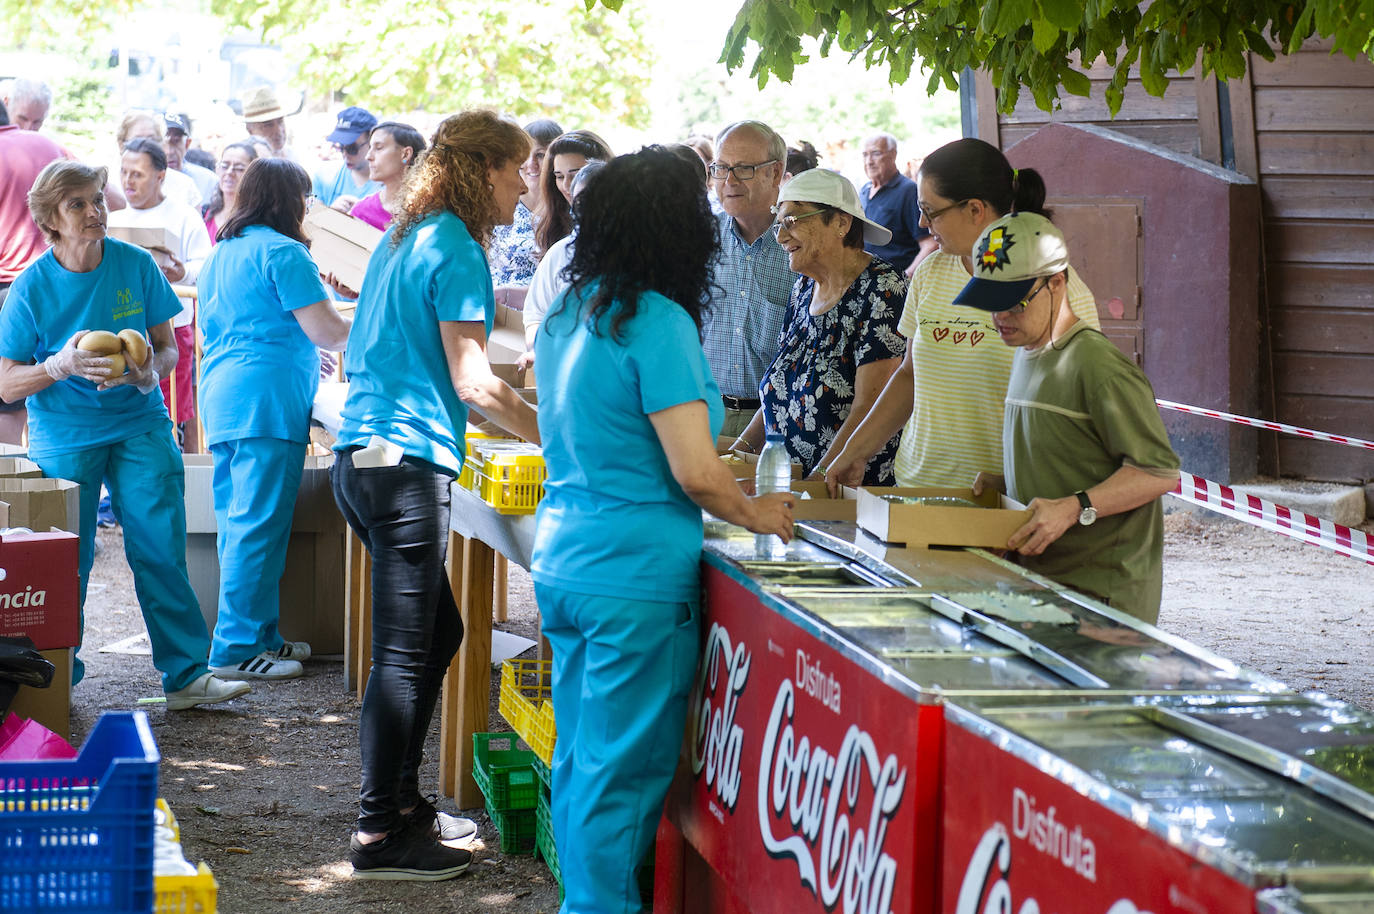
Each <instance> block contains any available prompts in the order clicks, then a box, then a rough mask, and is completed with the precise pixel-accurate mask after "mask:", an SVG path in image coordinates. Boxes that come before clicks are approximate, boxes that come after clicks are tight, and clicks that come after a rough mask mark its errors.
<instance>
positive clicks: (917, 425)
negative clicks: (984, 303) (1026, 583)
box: [825, 139, 1099, 489]
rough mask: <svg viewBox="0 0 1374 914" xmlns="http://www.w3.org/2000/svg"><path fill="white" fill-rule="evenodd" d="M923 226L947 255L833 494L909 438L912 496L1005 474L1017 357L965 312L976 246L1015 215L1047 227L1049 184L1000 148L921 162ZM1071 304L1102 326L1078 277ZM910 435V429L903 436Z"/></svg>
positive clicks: (906, 481) (911, 318)
mask: <svg viewBox="0 0 1374 914" xmlns="http://www.w3.org/2000/svg"><path fill="white" fill-rule="evenodd" d="M917 187H918V189H919V193H920V208H921V225H923V226H925V227H926V228H928V229H929V230H930V233H931V235H932V237H934V238H935V240H936V241H938V242H939V244H940V248H939V250H938V251H936V252H935V253H933V254H931V255H930V256H929V257H927V258H926V259H925V260H923V261H921V262H920V264H919V265H918V266H917V267H916V271H915V273H914V274H913V275H912V278H911V287H910V290H909V291H908V292H907V299H906V307H905V310H904V311H903V313H902V319H901V322H900V323H899V324H898V325H897V329H898V331H899V332H901V333H902V334H903V335H905V336H906V338H907V340H908V343H907V350H906V356H905V358H904V359H903V360H902V365H901V367H900V368H898V369H897V372H896V373H895V374H893V375H892V379H891V380H890V381H888V383H887V386H886V387H885V388H884V389H883V392H882V395H881V396H880V397H879V398H878V401H877V403H875V404H874V405H873V408H872V410H871V411H870V412H869V414H868V415H867V416H866V417H865V418H864V421H863V424H861V425H860V426H859V427H858V428H857V429H856V430H855V431H854V433H853V435H851V436H850V438H849V442H848V443H847V444H846V445H845V447H844V450H843V451H842V452H841V453H840V454H839V455H838V456H837V457H836V458H835V459H834V460H832V461H831V462H830V466H829V468H828V469H827V471H826V474H825V478H826V482H828V483H829V484H830V486H831V488H832V489H833V488H836V487H838V486H841V485H858V484H859V483H860V482H861V481H862V480H863V476H864V468H865V466H866V465H867V463H868V460H869V458H870V457H872V456H873V455H874V454H876V453H878V452H879V451H880V450H881V449H882V447H883V445H884V444H885V443H886V442H887V440H888V439H889V438H891V437H892V435H893V434H894V433H895V432H897V431H898V430H899V429H901V430H902V439H901V444H900V446H899V448H898V451H897V460H896V465H895V467H894V469H895V472H896V476H897V483H898V485H903V486H915V485H923V486H969V485H972V484H973V478H974V477H975V476H977V475H978V473H979V472H980V471H985V472H990V473H1001V472H1002V413H1003V400H1004V399H1005V397H1006V392H1007V379H1008V378H1009V377H1010V376H1011V360H1012V356H1013V354H1014V353H1015V350H1014V349H1013V348H1012V347H1010V346H1004V345H1002V341H1001V339H999V338H998V335H997V328H996V327H994V326H993V323H992V321H991V320H990V319H989V316H988V315H986V314H979V313H976V311H975V309H971V308H961V307H956V306H955V305H954V303H953V302H954V296H956V295H958V294H959V291H960V290H961V289H963V288H964V284H965V283H967V282H968V280H969V277H970V276H972V275H973V264H972V255H973V243H974V242H975V241H976V240H977V239H978V236H979V234H981V233H982V231H983V229H984V228H986V227H987V226H988V225H989V224H990V223H992V222H994V221H995V220H997V219H998V218H1000V217H1001V216H1004V215H1006V214H1007V213H1008V212H1013V211H1015V212H1032V213H1038V214H1040V215H1043V216H1046V217H1048V216H1049V215H1050V213H1049V212H1048V211H1047V210H1046V209H1045V182H1044V180H1043V179H1042V178H1041V177H1040V175H1039V174H1038V173H1037V172H1036V171H1035V170H1034V169H1030V168H1023V169H1021V170H1020V171H1019V172H1018V171H1016V170H1015V169H1013V168H1012V167H1011V164H1010V163H1009V162H1008V161H1007V160H1006V157H1005V156H1003V155H1002V153H1001V151H1000V150H998V149H997V147H995V146H992V145H991V144H989V143H985V142H983V141H982V140H976V139H963V140H956V141H955V142H953V143H948V144H946V145H944V146H941V147H940V148H939V149H937V150H935V152H933V153H931V154H930V155H929V156H927V157H926V159H925V161H924V162H922V163H921V171H920V174H919V175H918V176H917ZM1068 299H1069V305H1070V307H1072V309H1073V312H1074V313H1075V314H1076V315H1078V318H1079V320H1082V321H1084V322H1086V323H1088V324H1089V325H1090V326H1093V327H1098V326H1099V321H1098V318H1097V308H1096V306H1095V305H1094V303H1093V297H1092V292H1091V291H1089V289H1088V287H1087V285H1085V284H1084V282H1083V280H1082V279H1080V278H1079V276H1078V274H1077V273H1075V272H1074V270H1073V267H1070V268H1069V288H1068ZM903 426H905V428H903Z"/></svg>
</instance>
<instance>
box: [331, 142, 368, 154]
mask: <svg viewBox="0 0 1374 914" xmlns="http://www.w3.org/2000/svg"><path fill="white" fill-rule="evenodd" d="M334 145H335V146H338V147H339V152H342V153H343V154H344V155H350V156H353V155H357V154H358V150H359V149H362V148H363V145H364V144H363V141H362V140H354V141H353V142H351V143H349V144H348V145H347V146H345V145H343V144H342V143H335V144H334Z"/></svg>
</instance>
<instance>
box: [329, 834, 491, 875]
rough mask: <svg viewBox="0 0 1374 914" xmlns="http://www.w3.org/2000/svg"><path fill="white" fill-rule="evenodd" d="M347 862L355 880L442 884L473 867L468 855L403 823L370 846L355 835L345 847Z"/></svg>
mask: <svg viewBox="0 0 1374 914" xmlns="http://www.w3.org/2000/svg"><path fill="white" fill-rule="evenodd" d="M348 858H349V860H350V862H352V864H353V878H354V879H388V880H407V881H412V882H441V881H443V880H445V879H452V878H454V877H455V876H459V875H462V873H463V872H464V871H465V870H466V869H467V868H468V867H469V866H471V865H472V854H471V853H469V852H468V851H465V850H463V849H461V848H456V847H445V846H444V845H442V844H440V843H438V842H437V841H435V840H434V838H433V837H431V836H430V835H429V834H427V833H425V832H422V831H419V830H418V829H416V828H413V827H411V825H410V824H409V822H406V821H403V822H402V824H401V825H400V826H399V827H398V828H397V829H396V830H395V831H393V832H392V833H391V834H389V835H387V836H386V837H385V838H383V839H382V840H380V841H374V842H372V843H371V844H363V843H362V842H360V841H359V840H358V836H357V835H354V836H353V838H352V840H350V841H349V844H348Z"/></svg>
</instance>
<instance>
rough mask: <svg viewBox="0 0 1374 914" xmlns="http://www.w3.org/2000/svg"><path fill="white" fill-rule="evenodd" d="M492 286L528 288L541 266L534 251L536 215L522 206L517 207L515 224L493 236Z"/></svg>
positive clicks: (499, 226) (494, 233)
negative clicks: (538, 267)
mask: <svg viewBox="0 0 1374 914" xmlns="http://www.w3.org/2000/svg"><path fill="white" fill-rule="evenodd" d="M488 257H489V259H490V260H491V284H492V285H494V286H528V285H529V284H530V280H532V279H534V268H535V267H537V266H539V255H538V254H536V253H535V250H534V215H533V214H532V213H531V212H530V211H529V210H528V209H526V208H525V204H523V203H520V204H517V205H516V207H515V221H514V222H512V223H511V224H510V225H498V226H496V228H495V229H494V230H493V231H492V233H491V251H490V253H489V254H488Z"/></svg>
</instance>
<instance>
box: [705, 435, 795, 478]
mask: <svg viewBox="0 0 1374 914" xmlns="http://www.w3.org/2000/svg"><path fill="white" fill-rule="evenodd" d="M717 441H718V442H719V439H717ZM720 459H721V460H723V461H724V462H725V465H726V466H727V467H729V468H730V472H732V473H734V474H735V478H736V479H753V478H754V476H755V475H756V472H757V470H758V467H759V455H758V454H751V453H749V452H748V451H742V450H737V451H729V452H727V453H724V454H721V455H720ZM792 478H793V479H801V478H802V468H801V464H800V463H797V462H796V461H793V462H792Z"/></svg>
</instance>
